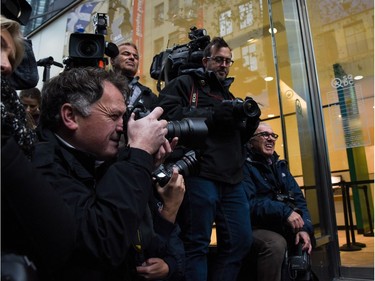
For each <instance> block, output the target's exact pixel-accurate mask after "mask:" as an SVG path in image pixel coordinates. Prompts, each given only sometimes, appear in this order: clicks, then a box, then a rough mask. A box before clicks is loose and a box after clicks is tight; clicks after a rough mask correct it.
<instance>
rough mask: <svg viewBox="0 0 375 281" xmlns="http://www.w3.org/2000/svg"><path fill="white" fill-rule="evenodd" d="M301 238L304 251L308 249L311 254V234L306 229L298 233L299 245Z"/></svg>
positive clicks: (297, 240)
mask: <svg viewBox="0 0 375 281" xmlns="http://www.w3.org/2000/svg"><path fill="white" fill-rule="evenodd" d="M301 240H302V251H307V253H308V254H310V253H311V250H312V245H311V240H310V235H309V234H308V233H307V232H306V231H300V232H298V233H297V235H296V241H295V244H296V245H298V243H299V242H300V241H301Z"/></svg>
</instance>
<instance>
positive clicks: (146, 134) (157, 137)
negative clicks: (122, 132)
mask: <svg viewBox="0 0 375 281" xmlns="http://www.w3.org/2000/svg"><path fill="white" fill-rule="evenodd" d="M162 113H163V109H162V108H161V107H156V108H155V109H154V110H153V111H152V112H151V113H150V114H149V115H147V116H146V117H143V118H141V119H138V120H134V113H133V114H132V115H131V116H130V118H129V121H128V124H127V135H128V145H129V146H130V147H133V148H139V149H142V150H145V151H146V152H148V153H149V154H151V155H153V154H154V153H156V152H157V151H158V150H159V149H160V147H161V146H162V145H163V144H165V141H166V138H165V135H166V134H167V132H168V130H167V121H166V120H160V121H159V120H158V118H159V117H160V116H161V115H162Z"/></svg>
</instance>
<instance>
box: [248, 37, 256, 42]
mask: <svg viewBox="0 0 375 281" xmlns="http://www.w3.org/2000/svg"><path fill="white" fill-rule="evenodd" d="M255 40H256V39H255V38H249V39H248V40H247V43H253V42H255Z"/></svg>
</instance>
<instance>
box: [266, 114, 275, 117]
mask: <svg viewBox="0 0 375 281" xmlns="http://www.w3.org/2000/svg"><path fill="white" fill-rule="evenodd" d="M267 116H268V118H272V117H275V114H268V115H267Z"/></svg>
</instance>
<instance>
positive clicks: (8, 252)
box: [0, 15, 76, 280]
mask: <svg viewBox="0 0 375 281" xmlns="http://www.w3.org/2000/svg"><path fill="white" fill-rule="evenodd" d="M0 22H1V279H2V280H16V279H15V278H17V276H18V277H19V276H24V278H29V279H27V280H36V279H35V278H39V280H50V279H49V278H48V276H49V274H51V273H52V272H54V271H56V270H59V269H60V267H61V266H62V265H63V264H64V263H65V262H66V261H67V259H68V257H69V256H70V253H71V251H72V250H73V249H74V245H75V235H76V225H75V219H74V217H73V213H72V212H71V210H70V209H69V208H68V207H67V206H66V204H65V202H64V201H63V200H62V198H60V196H58V194H57V193H56V192H55V190H54V189H53V188H52V186H51V185H50V184H49V183H48V182H47V181H46V180H45V178H44V177H43V176H42V175H41V174H40V173H39V172H38V171H37V170H36V169H35V167H33V166H32V164H31V162H30V160H29V157H31V153H32V150H33V145H34V144H35V142H36V135H35V132H34V131H33V129H32V128H31V127H29V126H28V122H27V118H26V112H25V109H24V107H23V106H22V104H21V101H20V99H19V97H18V95H17V93H16V91H15V89H14V88H13V87H12V86H11V85H10V83H9V77H10V76H11V75H12V73H14V70H15V69H17V67H18V66H19V63H20V62H21V60H22V58H23V49H24V48H23V44H24V42H23V39H22V35H21V33H20V25H19V23H18V22H16V21H14V20H11V19H9V18H7V17H5V16H3V15H1V18H0ZM35 266H36V268H37V270H35ZM42 272H43V274H42Z"/></svg>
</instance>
